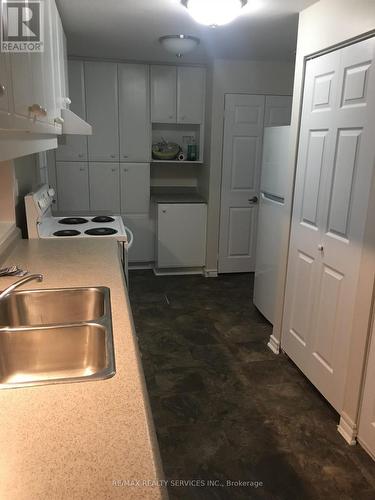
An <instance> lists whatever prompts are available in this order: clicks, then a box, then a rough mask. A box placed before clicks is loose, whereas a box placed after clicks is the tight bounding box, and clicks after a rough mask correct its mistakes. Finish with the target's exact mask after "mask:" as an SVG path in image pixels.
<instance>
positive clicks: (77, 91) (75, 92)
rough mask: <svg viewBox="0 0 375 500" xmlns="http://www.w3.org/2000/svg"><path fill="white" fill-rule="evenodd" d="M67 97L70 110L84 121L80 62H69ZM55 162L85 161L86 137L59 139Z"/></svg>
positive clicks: (76, 136)
mask: <svg viewBox="0 0 375 500" xmlns="http://www.w3.org/2000/svg"><path fill="white" fill-rule="evenodd" d="M68 75H69V83H68V84H69V97H70V100H71V101H72V103H71V105H70V109H71V110H72V111H74V113H75V114H76V115H78V116H79V117H80V118H82V119H83V120H85V119H86V107H85V83H84V71H83V62H82V61H74V60H73V61H69V63H68ZM56 160H57V161H82V160H87V137H85V136H82V135H65V136H64V137H62V138H61V141H60V144H59V147H58V149H57V150H56Z"/></svg>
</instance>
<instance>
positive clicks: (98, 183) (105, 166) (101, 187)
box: [89, 163, 120, 214]
mask: <svg viewBox="0 0 375 500" xmlns="http://www.w3.org/2000/svg"><path fill="white" fill-rule="evenodd" d="M89 185H90V210H91V211H93V212H95V211H106V212H111V213H112V214H118V213H120V167H119V164H118V163H90V166H89Z"/></svg>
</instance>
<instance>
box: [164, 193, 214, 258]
mask: <svg viewBox="0 0 375 500" xmlns="http://www.w3.org/2000/svg"><path fill="white" fill-rule="evenodd" d="M206 223H207V206H206V205H205V204H203V203H196V204H193V203H180V204H165V203H160V204H158V222H157V228H158V229H157V267H159V268H163V267H202V266H204V264H205V260H206V259H205V256H206Z"/></svg>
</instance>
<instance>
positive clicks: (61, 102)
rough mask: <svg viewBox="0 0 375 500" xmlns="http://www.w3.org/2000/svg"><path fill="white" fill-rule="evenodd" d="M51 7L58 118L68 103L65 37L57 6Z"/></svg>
mask: <svg viewBox="0 0 375 500" xmlns="http://www.w3.org/2000/svg"><path fill="white" fill-rule="evenodd" d="M51 7H52V10H51V26H52V27H53V30H54V32H55V34H56V36H54V37H53V58H54V62H55V65H56V67H55V71H54V77H55V78H54V81H55V103H56V108H57V109H56V111H57V113H56V118H59V117H60V115H61V111H60V110H61V109H66V108H67V104H68V101H67V96H68V86H67V74H66V73H67V67H66V60H67V55H66V37H65V33H64V30H63V27H62V23H61V19H60V16H59V13H58V10H57V7H56V5H55V4H54V3H53V4H52V6H51Z"/></svg>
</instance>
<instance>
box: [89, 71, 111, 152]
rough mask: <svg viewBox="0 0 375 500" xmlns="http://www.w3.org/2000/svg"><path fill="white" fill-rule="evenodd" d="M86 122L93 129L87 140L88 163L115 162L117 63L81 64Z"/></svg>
mask: <svg viewBox="0 0 375 500" xmlns="http://www.w3.org/2000/svg"><path fill="white" fill-rule="evenodd" d="M85 84H86V111H87V121H88V122H89V123H90V125H92V127H93V135H92V136H90V137H89V139H88V144H89V160H91V161H112V162H113V161H115V160H119V137H118V98H117V64H114V63H107V62H86V63H85Z"/></svg>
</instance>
